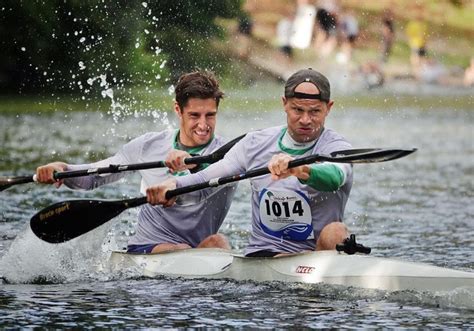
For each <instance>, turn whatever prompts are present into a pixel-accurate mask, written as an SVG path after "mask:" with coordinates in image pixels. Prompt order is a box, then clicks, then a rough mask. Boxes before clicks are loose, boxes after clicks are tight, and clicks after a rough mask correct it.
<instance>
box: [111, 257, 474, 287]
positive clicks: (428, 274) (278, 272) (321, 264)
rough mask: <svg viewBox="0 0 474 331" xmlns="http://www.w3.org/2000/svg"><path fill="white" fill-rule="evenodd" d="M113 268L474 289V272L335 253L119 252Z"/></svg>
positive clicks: (165, 273) (145, 273)
mask: <svg viewBox="0 0 474 331" xmlns="http://www.w3.org/2000/svg"><path fill="white" fill-rule="evenodd" d="M110 262H111V263H110V267H111V272H118V271H122V270H124V269H126V268H135V269H137V270H138V271H139V273H141V274H142V275H143V276H146V277H157V276H170V277H184V278H208V279H226V278H227V279H233V280H239V281H240V280H252V281H263V282H269V281H281V282H300V283H327V284H335V285H344V286H354V287H360V288H371V289H381V290H388V291H395V290H408V289H413V290H419V291H449V290H454V289H456V288H460V287H472V288H474V272H466V271H459V270H454V269H447V268H441V267H436V266H431V265H428V264H420V263H413V262H404V261H400V260H396V259H387V258H379V257H372V256H362V255H346V254H341V253H337V252H335V251H324V252H308V253H303V254H296V255H291V256H283V257H277V258H246V257H243V256H240V255H235V254H232V253H231V252H228V251H225V250H221V249H214V248H204V249H190V250H182V251H175V252H168V253H159V254H129V253H125V252H117V251H116V252H113V253H112V256H111V260H110Z"/></svg>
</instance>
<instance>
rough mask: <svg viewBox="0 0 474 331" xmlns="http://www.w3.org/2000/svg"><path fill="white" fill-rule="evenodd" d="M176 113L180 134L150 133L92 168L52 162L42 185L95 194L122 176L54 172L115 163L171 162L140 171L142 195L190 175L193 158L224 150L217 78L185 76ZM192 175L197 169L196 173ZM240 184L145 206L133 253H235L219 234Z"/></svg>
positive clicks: (42, 173)
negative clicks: (218, 129) (58, 175)
mask: <svg viewBox="0 0 474 331" xmlns="http://www.w3.org/2000/svg"><path fill="white" fill-rule="evenodd" d="M175 93H176V99H175V103H174V111H175V113H176V115H177V116H178V118H179V130H166V131H161V132H149V133H146V134H144V135H142V136H140V137H138V138H135V139H134V140H132V141H130V142H129V143H127V144H126V145H124V146H123V147H122V148H121V149H120V151H119V152H118V153H117V154H115V155H114V156H112V157H110V158H108V159H105V160H102V161H99V162H96V163H93V164H83V165H71V164H66V163H64V162H53V163H50V164H47V165H45V166H41V167H39V168H38V169H37V170H36V176H37V180H38V182H41V183H50V184H51V183H56V184H57V185H58V186H59V185H61V184H62V183H64V184H65V185H66V186H68V187H69V188H72V189H85V190H91V189H94V188H96V187H98V186H101V185H104V184H108V183H111V182H114V181H117V180H119V179H120V178H121V177H123V176H124V174H123V173H116V174H109V175H95V176H87V177H79V178H69V179H65V180H63V181H60V182H55V180H54V178H53V173H54V172H55V171H57V172H61V171H70V170H79V169H87V168H96V167H104V166H108V165H110V164H131V163H139V162H140V163H141V162H152V161H157V160H163V159H166V162H165V163H166V165H167V166H168V169H166V168H165V169H147V170H141V171H140V175H141V177H142V181H141V192H142V193H143V194H144V193H145V191H146V189H147V188H148V187H150V186H152V185H156V184H158V183H160V182H162V181H164V180H166V179H168V178H173V177H175V176H182V175H186V174H189V173H190V171H189V170H188V169H191V168H193V165H187V166H184V165H183V160H184V159H185V158H187V157H190V154H198V155H206V154H209V153H211V152H213V151H214V150H216V149H218V148H219V147H220V146H222V145H224V140H223V139H222V138H221V137H217V136H215V135H214V129H215V126H216V117H217V109H218V107H219V102H220V100H221V99H222V98H223V96H224V93H223V92H222V91H221V90H220V89H219V84H218V82H217V80H216V78H215V77H214V75H213V74H212V73H209V72H205V71H196V72H192V73H188V74H184V75H182V76H181V77H180V78H179V80H178V83H177V85H176V88H175ZM191 170H193V169H191ZM235 187H236V186H235V185H231V186H225V187H223V188H220V189H208V190H206V193H207V199H204V200H201V199H197V198H194V197H193V195H192V194H187V195H186V196H183V197H181V198H180V199H179V200H178V201H177V205H176V206H175V207H173V208H166V209H165V208H163V207H161V206H152V205H149V204H146V205H144V206H143V207H142V208H141V209H140V212H139V214H138V226H137V229H136V233H135V235H134V236H133V237H132V238H131V239H130V240H129V243H128V249H127V250H128V252H136V253H157V252H162V251H168V250H177V249H185V248H196V247H198V248H200V247H218V248H223V249H230V245H229V243H228V241H227V239H226V238H225V237H224V236H223V235H221V234H218V233H217V232H218V230H219V227H220V226H221V224H222V222H223V220H224V218H225V216H226V214H227V211H228V209H229V207H230V203H231V200H232V198H233V195H234V192H235Z"/></svg>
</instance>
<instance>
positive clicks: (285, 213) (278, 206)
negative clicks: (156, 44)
mask: <svg viewBox="0 0 474 331" xmlns="http://www.w3.org/2000/svg"><path fill="white" fill-rule="evenodd" d="M259 208H260V226H261V227H262V229H263V231H264V232H265V233H267V234H269V235H271V236H274V237H278V238H283V239H289V240H298V241H301V240H307V239H314V233H313V225H312V217H311V208H310V206H309V199H308V197H307V196H306V195H305V194H304V193H303V192H300V191H290V190H267V189H264V190H263V191H262V192H260V199H259Z"/></svg>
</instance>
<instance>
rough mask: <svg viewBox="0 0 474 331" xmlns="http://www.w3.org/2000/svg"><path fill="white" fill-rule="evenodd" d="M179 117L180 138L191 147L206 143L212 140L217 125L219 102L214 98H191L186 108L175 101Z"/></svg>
mask: <svg viewBox="0 0 474 331" xmlns="http://www.w3.org/2000/svg"><path fill="white" fill-rule="evenodd" d="M175 111H176V113H177V114H178V117H179V140H180V142H181V143H182V144H183V145H185V146H189V147H194V146H199V145H204V144H207V143H208V142H209V140H211V138H212V135H213V134H214V129H215V127H216V116H217V103H216V100H215V99H213V98H209V99H199V98H191V99H189V100H188V103H187V105H186V106H184V108H183V109H182V110H181V108H180V107H179V106H178V104H177V103H176V102H175Z"/></svg>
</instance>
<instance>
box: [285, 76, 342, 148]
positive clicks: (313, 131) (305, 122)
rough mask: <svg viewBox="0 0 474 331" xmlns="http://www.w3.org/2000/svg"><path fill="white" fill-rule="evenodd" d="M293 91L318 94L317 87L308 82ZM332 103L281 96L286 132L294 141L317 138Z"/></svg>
mask: <svg viewBox="0 0 474 331" xmlns="http://www.w3.org/2000/svg"><path fill="white" fill-rule="evenodd" d="M295 92H301V93H306V94H319V90H318V88H317V87H316V86H315V85H314V84H312V83H309V82H304V83H301V84H300V85H298V86H297V87H296V89H295ZM333 103H334V102H333V101H330V102H328V103H326V102H324V101H321V100H316V99H298V98H285V97H283V107H284V108H285V112H286V115H287V124H288V133H289V134H290V135H291V137H292V138H293V139H294V140H295V141H297V142H300V143H303V142H307V141H311V140H314V139H316V138H318V137H319V135H320V134H321V130H322V128H323V126H324V121H325V119H326V116H328V114H329V111H330V110H331V107H332V105H333Z"/></svg>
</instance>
